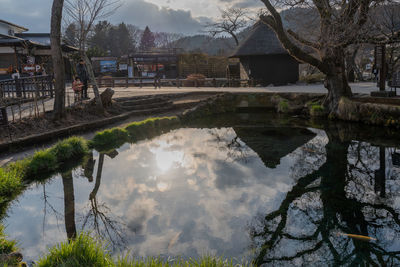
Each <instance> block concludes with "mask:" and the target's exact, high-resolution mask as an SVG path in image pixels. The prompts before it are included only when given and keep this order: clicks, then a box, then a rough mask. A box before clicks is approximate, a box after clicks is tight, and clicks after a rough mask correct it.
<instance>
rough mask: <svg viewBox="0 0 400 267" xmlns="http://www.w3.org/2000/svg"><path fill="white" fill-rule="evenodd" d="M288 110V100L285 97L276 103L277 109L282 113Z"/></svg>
mask: <svg viewBox="0 0 400 267" xmlns="http://www.w3.org/2000/svg"><path fill="white" fill-rule="evenodd" d="M288 110H289V102H288V101H287V100H286V99H283V100H281V101H280V102H279V104H278V111H279V112H282V113H286V112H288Z"/></svg>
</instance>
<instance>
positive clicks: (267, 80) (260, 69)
mask: <svg viewBox="0 0 400 267" xmlns="http://www.w3.org/2000/svg"><path fill="white" fill-rule="evenodd" d="M231 58H239V59H240V78H241V79H253V80H254V81H255V83H256V84H260V85H263V86H267V85H270V84H273V85H285V84H288V83H296V82H297V81H298V80H299V63H298V61H297V60H295V59H294V58H293V57H291V56H290V55H289V54H288V52H287V51H286V50H285V49H284V48H283V46H282V45H281V43H280V41H279V40H278V38H277V37H276V35H275V32H274V31H273V30H272V29H271V28H270V27H269V26H267V25H266V24H264V23H262V22H261V21H258V22H257V23H256V24H254V26H253V28H252V29H251V32H250V34H249V36H248V37H247V38H246V39H245V40H243V41H242V42H241V43H240V45H239V47H238V48H237V49H236V51H235V52H234V53H233V55H232V56H231Z"/></svg>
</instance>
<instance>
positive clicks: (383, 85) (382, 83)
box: [379, 45, 386, 91]
mask: <svg viewBox="0 0 400 267" xmlns="http://www.w3.org/2000/svg"><path fill="white" fill-rule="evenodd" d="M381 49H382V59H381V60H382V63H381V70H380V72H379V91H385V89H386V60H385V57H386V53H385V52H386V46H385V45H381Z"/></svg>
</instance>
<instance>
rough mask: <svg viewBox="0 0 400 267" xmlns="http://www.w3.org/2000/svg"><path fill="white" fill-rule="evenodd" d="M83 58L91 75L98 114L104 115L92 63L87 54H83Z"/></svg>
mask: <svg viewBox="0 0 400 267" xmlns="http://www.w3.org/2000/svg"><path fill="white" fill-rule="evenodd" d="M83 56H84V59H85V63H86V70H87V72H88V74H89V80H90V83H91V84H92V87H93V93H94V99H95V102H96V108H97V111H98V112H101V113H104V107H103V103H102V102H101V97H100V93H99V87H98V86H97V82H96V78H95V76H94V72H93V67H92V63H91V62H90V60H89V58H88V57H87V55H86V52H83Z"/></svg>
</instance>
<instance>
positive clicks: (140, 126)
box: [89, 117, 179, 152]
mask: <svg viewBox="0 0 400 267" xmlns="http://www.w3.org/2000/svg"><path fill="white" fill-rule="evenodd" d="M178 122H179V121H178V118H177V117H156V118H150V119H146V120H143V121H137V122H132V123H130V124H128V125H127V126H126V127H125V128H112V129H108V130H104V131H102V132H98V133H97V134H96V135H95V136H94V138H93V140H91V141H90V142H89V145H90V147H91V148H94V149H96V150H97V151H100V152H104V151H109V150H111V149H116V148H119V147H120V146H121V145H123V144H124V143H126V142H131V143H134V142H137V141H139V140H143V139H145V138H151V137H153V136H156V135H159V134H160V133H162V131H165V130H168V129H170V128H172V127H173V126H174V125H177V124H178Z"/></svg>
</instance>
